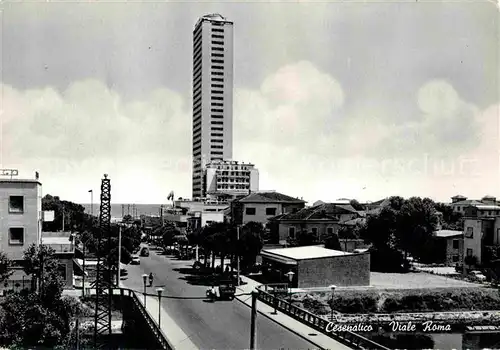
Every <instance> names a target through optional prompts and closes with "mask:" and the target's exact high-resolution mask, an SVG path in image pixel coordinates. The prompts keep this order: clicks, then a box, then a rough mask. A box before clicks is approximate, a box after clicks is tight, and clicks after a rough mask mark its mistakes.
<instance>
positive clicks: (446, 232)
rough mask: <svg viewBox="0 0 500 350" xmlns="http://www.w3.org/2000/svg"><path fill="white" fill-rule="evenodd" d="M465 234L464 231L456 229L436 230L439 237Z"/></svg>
mask: <svg viewBox="0 0 500 350" xmlns="http://www.w3.org/2000/svg"><path fill="white" fill-rule="evenodd" d="M463 234H464V233H463V232H462V231H454V230H438V231H436V232H434V236H436V237H439V238H448V237H455V236H461V235H463Z"/></svg>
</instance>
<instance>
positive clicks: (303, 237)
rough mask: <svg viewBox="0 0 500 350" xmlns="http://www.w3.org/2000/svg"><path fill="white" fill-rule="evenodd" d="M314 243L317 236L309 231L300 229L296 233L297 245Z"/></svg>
mask: <svg viewBox="0 0 500 350" xmlns="http://www.w3.org/2000/svg"><path fill="white" fill-rule="evenodd" d="M316 243H317V237H316V236H315V235H314V234H313V233H312V232H311V231H307V230H301V231H300V232H299V234H298V235H297V245H298V246H300V247H302V246H307V245H313V244H316Z"/></svg>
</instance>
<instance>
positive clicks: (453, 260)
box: [451, 255, 458, 263]
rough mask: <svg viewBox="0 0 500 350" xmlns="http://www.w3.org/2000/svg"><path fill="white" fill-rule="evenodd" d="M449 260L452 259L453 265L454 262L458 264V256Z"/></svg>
mask: <svg viewBox="0 0 500 350" xmlns="http://www.w3.org/2000/svg"><path fill="white" fill-rule="evenodd" d="M451 259H452V262H454V263H455V262H458V255H453V256H452V257H451Z"/></svg>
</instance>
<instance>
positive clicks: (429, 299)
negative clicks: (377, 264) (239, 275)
mask: <svg viewBox="0 0 500 350" xmlns="http://www.w3.org/2000/svg"><path fill="white" fill-rule="evenodd" d="M330 298H331V297H329V296H324V297H320V298H318V296H317V295H314V293H313V298H312V299H319V300H314V301H310V300H308V298H305V299H304V300H302V304H303V306H304V308H306V309H308V310H310V311H311V312H315V310H321V313H325V312H327V311H325V310H324V309H325V308H326V307H327V306H330V307H331V306H332V302H333V309H334V310H336V311H338V312H341V313H347V314H354V313H363V314H364V313H394V312H432V311H474V310H476V311H478V310H499V309H500V294H499V292H498V291H497V290H496V289H491V288H453V289H452V288H448V289H447V288H440V289H419V290H385V291H381V292H375V291H349V292H344V293H336V295H335V296H334V298H333V300H331V299H330ZM315 313H317V314H321V313H319V312H315Z"/></svg>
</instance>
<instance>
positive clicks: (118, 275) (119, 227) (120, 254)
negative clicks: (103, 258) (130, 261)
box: [116, 225, 122, 288]
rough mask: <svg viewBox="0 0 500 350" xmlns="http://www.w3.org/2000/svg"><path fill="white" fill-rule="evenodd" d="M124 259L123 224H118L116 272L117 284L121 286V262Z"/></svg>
mask: <svg viewBox="0 0 500 350" xmlns="http://www.w3.org/2000/svg"><path fill="white" fill-rule="evenodd" d="M121 261H122V226H121V225H120V226H118V270H117V274H116V277H117V279H116V286H117V287H118V288H120V263H121Z"/></svg>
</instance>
